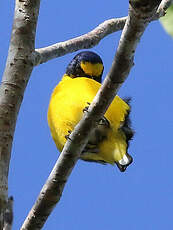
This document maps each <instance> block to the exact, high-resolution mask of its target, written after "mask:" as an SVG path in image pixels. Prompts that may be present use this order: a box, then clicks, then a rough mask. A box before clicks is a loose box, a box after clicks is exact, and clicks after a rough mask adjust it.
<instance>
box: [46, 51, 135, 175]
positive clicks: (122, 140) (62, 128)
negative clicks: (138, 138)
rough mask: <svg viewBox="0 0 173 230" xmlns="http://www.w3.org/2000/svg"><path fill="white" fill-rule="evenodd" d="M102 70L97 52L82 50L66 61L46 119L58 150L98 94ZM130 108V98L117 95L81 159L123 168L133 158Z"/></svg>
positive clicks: (93, 133)
mask: <svg viewBox="0 0 173 230" xmlns="http://www.w3.org/2000/svg"><path fill="white" fill-rule="evenodd" d="M103 70H104V66H103V61H102V59H101V57H100V56H99V55H98V54H96V53H95V52H93V51H82V52H80V53H78V54H77V55H76V56H75V57H74V58H73V59H72V60H71V62H70V63H69V64H68V65H67V68H66V71H65V74H64V75H63V77H62V79H61V81H60V82H59V83H58V85H57V86H56V87H55V89H54V90H53V93H52V95H51V99H50V102H49V107H48V114H47V119H48V125H49V128H50V132H51V135H52V138H53V140H54V142H55V144H56V146H57V149H58V150H59V151H60V152H61V151H62V149H63V147H64V145H65V143H66V141H67V139H68V137H69V134H70V133H71V132H72V131H73V129H74V128H75V126H76V125H77V123H78V122H79V121H80V119H81V118H82V116H83V113H84V112H86V111H87V108H88V106H89V105H90V103H91V102H92V100H93V99H94V97H95V95H96V94H97V92H98V90H99V88H100V86H101V82H102V74H103ZM130 111H131V107H130V99H129V98H126V99H124V100H123V99H121V98H120V97H119V96H116V97H115V98H114V100H113V101H112V103H111V105H110V106H109V108H108V110H107V111H106V113H105V115H104V116H103V117H101V119H100V120H99V122H98V124H97V126H96V128H95V129H94V130H93V131H92V133H91V135H90V137H89V140H88V143H87V145H86V147H85V148H84V150H83V151H82V153H81V155H80V159H81V160H84V161H88V162H97V163H101V164H111V165H117V167H118V168H119V170H120V171H121V172H124V171H125V170H126V168H127V166H129V165H130V164H131V163H132V161H133V158H132V156H131V155H130V154H129V153H128V147H129V143H130V140H131V139H132V138H133V135H134V131H133V129H132V128H131V120H130V118H129V115H130Z"/></svg>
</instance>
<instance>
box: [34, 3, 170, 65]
mask: <svg viewBox="0 0 173 230" xmlns="http://www.w3.org/2000/svg"><path fill="white" fill-rule="evenodd" d="M171 2H172V0H163V1H162V2H161V4H160V6H159V8H158V11H157V12H156V13H155V14H154V15H153V17H152V18H151V19H150V20H157V19H159V18H160V17H162V16H164V15H165V11H166V10H167V8H168V7H169V6H170V4H171ZM126 19H127V17H122V18H113V19H109V20H106V21H104V22H103V23H101V24H100V25H99V26H97V27H96V28H95V29H93V30H92V31H90V32H89V33H87V34H84V35H82V36H79V37H76V38H73V39H70V40H67V41H64V42H59V43H56V44H53V45H51V46H47V47H44V48H40V49H36V50H35V54H34V55H33V61H32V62H33V64H34V65H39V64H42V63H45V62H47V61H49V60H52V59H54V58H57V57H61V56H63V55H65V54H68V53H72V52H75V51H77V50H80V49H89V48H92V47H94V46H96V45H97V44H98V43H99V42H100V41H101V40H102V39H103V38H104V37H106V36H108V35H109V34H111V33H114V32H116V31H119V30H122V29H123V27H124V25H125V22H126Z"/></svg>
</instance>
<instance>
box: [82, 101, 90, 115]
mask: <svg viewBox="0 0 173 230" xmlns="http://www.w3.org/2000/svg"><path fill="white" fill-rule="evenodd" d="M87 104H88V105H89V106H90V104H91V103H89V102H87ZM89 106H86V107H85V108H84V109H83V112H84V113H85V112H88V108H89Z"/></svg>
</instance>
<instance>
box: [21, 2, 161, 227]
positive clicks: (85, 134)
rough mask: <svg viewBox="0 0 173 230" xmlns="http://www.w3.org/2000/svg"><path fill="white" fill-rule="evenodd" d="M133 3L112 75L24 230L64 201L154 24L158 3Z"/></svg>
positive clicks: (36, 224) (40, 223) (40, 224)
mask: <svg viewBox="0 0 173 230" xmlns="http://www.w3.org/2000/svg"><path fill="white" fill-rule="evenodd" d="M141 2H142V1H141ZM146 2H147V3H148V4H146ZM133 3H134V1H131V5H132V6H130V8H129V15H128V19H127V21H126V24H125V27H124V29H123V32H122V35H121V39H120V42H119V46H118V49H117V53H116V55H115V58H114V61H113V64H112V68H111V70H110V73H109V74H108V75H107V77H106V79H105V81H104V83H103V85H102V87H101V89H100V90H99V92H98V94H97V95H96V97H95V99H94V101H93V102H92V103H91V105H90V106H89V109H88V113H85V114H84V116H83V118H82V119H81V121H80V122H79V123H78V125H77V126H76V127H75V129H74V131H73V132H72V134H70V139H69V140H68V141H67V142H66V144H65V146H64V149H63V151H62V152H61V154H60V157H59V159H58V160H57V162H56V164H55V166H54V169H53V170H52V172H51V174H50V176H49V178H48V180H47V182H46V183H45V185H44V186H43V188H42V190H41V192H40V194H39V196H38V199H37V201H36V202H35V204H34V206H33V207H32V209H31V211H30V212H29V214H28V216H27V218H26V220H25V222H24V224H23V225H22V228H21V230H31V229H32V230H39V229H41V228H42V227H43V225H44V223H45V221H46V219H47V218H48V216H49V215H50V213H51V211H52V210H53V208H54V207H55V205H56V203H57V202H58V201H59V200H60V197H61V194H62V191H63V188H64V186H65V183H66V181H67V179H68V177H69V175H70V173H71V171H72V169H73V167H74V165H75V163H76V161H77V160H78V158H79V156H80V153H81V151H82V150H83V148H84V146H85V145H86V143H87V141H88V138H89V135H90V132H91V131H92V130H93V128H94V127H95V126H96V122H98V120H99V119H100V117H101V116H102V115H103V114H104V113H105V112H106V110H107V108H108V106H109V105H110V103H111V101H112V100H113V98H114V96H115V94H116V93H117V91H118V89H119V87H120V86H121V84H122V83H123V82H124V81H125V79H126V78H127V75H128V73H129V71H130V69H131V67H132V66H133V58H134V53H135V50H136V46H137V44H138V42H139V39H140V37H141V36H142V34H143V32H144V30H145V28H146V26H147V25H148V23H149V22H150V21H151V17H152V16H153V14H155V12H156V7H157V6H158V0H146V1H145V6H143V5H142V4H141V5H137V6H136V5H135V4H133Z"/></svg>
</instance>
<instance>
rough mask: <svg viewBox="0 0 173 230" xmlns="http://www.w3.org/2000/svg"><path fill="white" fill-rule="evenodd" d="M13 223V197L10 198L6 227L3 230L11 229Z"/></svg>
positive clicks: (5, 217) (6, 213) (5, 220)
mask: <svg viewBox="0 0 173 230" xmlns="http://www.w3.org/2000/svg"><path fill="white" fill-rule="evenodd" d="M12 224H13V197H12V196H10V197H9V198H8V202H7V207H6V210H5V215H4V228H3V230H11V229H12Z"/></svg>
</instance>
